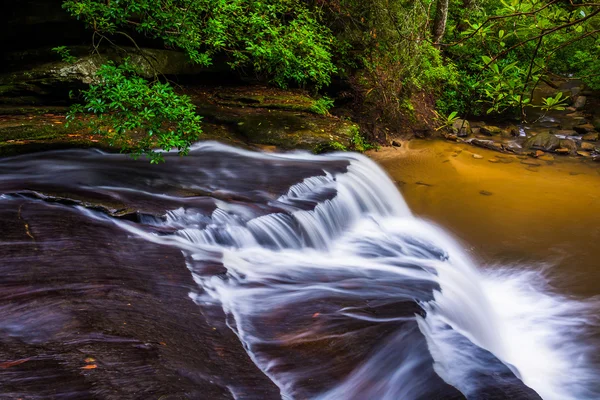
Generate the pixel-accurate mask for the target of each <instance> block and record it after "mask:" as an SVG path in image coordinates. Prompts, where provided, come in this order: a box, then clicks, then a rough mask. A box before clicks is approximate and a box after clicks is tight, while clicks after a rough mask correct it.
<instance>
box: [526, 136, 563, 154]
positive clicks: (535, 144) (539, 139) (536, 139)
mask: <svg viewBox="0 0 600 400" xmlns="http://www.w3.org/2000/svg"><path fill="white" fill-rule="evenodd" d="M559 146H560V139H559V138H557V137H556V136H554V135H553V134H551V133H539V134H537V135H535V136H533V137H530V138H529V139H527V140H526V141H525V143H524V144H523V147H524V148H526V149H535V150H543V151H553V150H555V149H557V148H558V147H559Z"/></svg>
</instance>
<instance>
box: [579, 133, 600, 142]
mask: <svg viewBox="0 0 600 400" xmlns="http://www.w3.org/2000/svg"><path fill="white" fill-rule="evenodd" d="M598 136H599V135H598V132H590V133H586V134H585V135H583V136H582V137H581V138H582V139H583V140H589V141H592V142H595V141H597V140H598Z"/></svg>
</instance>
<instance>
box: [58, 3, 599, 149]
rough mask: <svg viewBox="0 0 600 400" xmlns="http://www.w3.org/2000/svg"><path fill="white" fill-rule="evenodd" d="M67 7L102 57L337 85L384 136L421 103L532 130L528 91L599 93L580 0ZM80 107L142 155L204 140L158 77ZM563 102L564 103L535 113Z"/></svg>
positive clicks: (115, 73) (118, 72)
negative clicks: (579, 85)
mask: <svg viewBox="0 0 600 400" xmlns="http://www.w3.org/2000/svg"><path fill="white" fill-rule="evenodd" d="M64 7H65V9H66V10H68V12H69V13H70V14H71V15H72V16H74V17H76V18H78V19H79V20H81V21H83V22H84V23H85V24H86V25H87V26H88V27H89V28H90V29H91V31H92V32H93V44H94V48H95V49H97V48H98V46H99V45H100V44H101V43H105V44H106V43H109V44H112V45H116V44H115V43H117V42H118V41H119V40H121V41H128V42H131V44H133V45H134V46H135V47H137V43H136V38H141V37H147V38H149V39H152V40H160V41H161V42H162V43H163V44H164V46H165V47H167V48H176V49H180V50H182V51H184V52H186V53H187V55H188V56H189V59H190V60H191V61H193V62H195V63H198V64H201V65H210V64H211V63H212V62H214V59H215V57H223V58H225V59H226V60H227V62H228V64H229V66H230V67H231V68H233V69H237V70H239V71H241V72H245V73H248V74H250V73H252V74H254V75H255V76H256V77H257V78H258V79H261V80H266V81H269V82H271V83H272V84H274V85H278V86H281V87H286V86H289V85H294V86H302V87H306V88H308V89H310V90H312V91H314V92H316V91H319V90H323V89H325V88H326V87H327V86H328V85H329V84H330V83H331V81H332V78H333V77H336V78H339V79H342V80H344V81H346V82H348V83H349V84H350V86H351V87H352V90H353V96H354V98H355V102H357V103H358V105H359V108H360V109H361V110H362V111H361V116H362V118H365V120H366V121H367V122H368V121H371V122H376V123H378V124H383V125H387V126H394V125H395V124H398V123H399V122H400V121H402V120H403V119H405V118H406V116H407V115H410V113H411V112H412V109H413V105H412V104H411V98H412V96H413V95H414V94H415V93H423V92H424V93H428V94H429V95H430V96H432V98H434V99H435V100H436V105H437V111H438V113H439V114H440V115H441V116H442V117H441V118H442V119H444V120H447V118H448V116H450V115H451V116H452V117H453V116H456V115H460V116H465V115H485V114H505V115H509V116H514V117H517V118H521V119H526V118H527V112H526V111H527V107H532V106H534V105H533V104H532V95H533V90H534V89H535V88H536V87H537V86H538V85H539V84H540V83H541V82H543V81H550V80H551V79H552V77H553V76H555V75H560V76H567V75H568V76H570V77H577V78H580V79H582V81H583V82H584V83H585V84H586V85H588V86H589V87H590V88H593V89H600V73H598V71H600V61H599V55H600V36H599V34H600V17H598V14H599V13H600V3H594V2H589V1H585V0H572V1H559V0H550V1H549V0H503V1H496V0H422V1H417V2H415V1H409V0H372V1H362V0H310V1H302V0H261V1H253V0H162V1H158V2H156V1H149V0H119V1H115V0H113V1H109V0H67V1H65V2H64ZM59 51H60V52H61V55H62V56H63V58H65V59H66V60H69V58H70V57H71V56H70V55H69V54H68V52H67V51H66V50H65V49H59ZM70 61H73V60H70ZM84 98H85V102H86V104H85V105H83V106H79V107H78V108H76V109H75V111H76V112H91V113H93V114H96V115H97V116H99V117H100V118H99V119H98V120H97V122H96V123H97V127H98V126H99V131H101V132H106V133H107V134H112V135H113V136H115V137H119V138H122V137H124V136H127V135H130V134H131V133H132V132H138V134H139V132H145V134H146V135H147V137H146V138H145V139H144V140H140V141H139V146H138V147H137V149H138V151H137V152H138V153H140V154H141V153H147V154H152V153H151V151H150V149H151V147H152V146H153V145H155V144H158V145H159V146H161V147H163V148H166V149H169V148H172V147H176V148H178V149H180V150H181V151H182V152H185V151H186V149H187V147H188V145H189V143H190V141H191V140H193V139H194V138H195V137H196V135H197V134H198V133H199V132H200V126H199V122H200V120H199V118H195V117H193V107H192V106H191V105H190V103H189V101H188V100H187V99H186V98H185V97H180V96H178V95H177V94H175V92H174V91H173V89H172V88H171V87H170V84H169V82H168V81H166V80H165V79H164V78H162V77H161V75H160V71H156V73H155V79H154V81H146V80H143V79H142V78H139V77H138V76H136V74H135V71H134V69H133V67H131V66H130V65H125V66H121V67H118V66H110V65H109V66H106V67H105V68H102V69H101V70H100V72H99V80H98V83H97V84H95V85H92V86H91V88H90V89H89V90H87V91H86V92H85V93H84ZM567 101H568V99H565V98H564V97H561V95H559V94H557V95H556V96H553V97H550V98H546V99H544V102H543V104H540V105H536V106H539V107H545V108H546V109H551V108H560V107H564V105H565V102H567ZM322 111H324V112H326V110H322ZM452 117H450V118H452ZM119 121H122V122H119ZM173 122H176V123H175V124H173ZM98 124H99V125H98ZM103 127H104V128H103ZM108 127H110V128H111V129H112V131H109V130H108ZM154 138H158V141H155V140H154ZM152 160H154V161H157V160H158V159H157V158H156V157H153V158H152Z"/></svg>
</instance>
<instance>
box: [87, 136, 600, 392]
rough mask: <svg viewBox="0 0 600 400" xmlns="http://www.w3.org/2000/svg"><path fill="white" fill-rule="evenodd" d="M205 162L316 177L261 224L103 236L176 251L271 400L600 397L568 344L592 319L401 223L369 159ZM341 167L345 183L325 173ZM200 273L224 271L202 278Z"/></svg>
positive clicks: (181, 226)
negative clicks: (275, 389)
mask: <svg viewBox="0 0 600 400" xmlns="http://www.w3.org/2000/svg"><path fill="white" fill-rule="evenodd" d="M207 151H212V152H215V151H218V152H221V153H222V154H223V157H227V155H228V154H230V155H235V156H236V157H238V158H239V159H241V160H242V161H241V162H242V163H243V160H244V159H254V160H265V162H266V161H268V162H270V163H271V168H279V167H282V166H285V165H286V164H287V163H289V164H294V163H303V162H312V161H314V160H318V161H319V162H320V163H322V165H323V168H322V170H321V173H320V174H316V175H314V176H308V177H304V178H303V179H302V180H300V181H298V182H296V183H294V184H292V185H291V186H290V187H289V188H288V189H287V191H285V192H283V193H280V194H278V195H277V196H272V197H271V198H269V199H268V200H267V201H265V203H264V204H262V205H261V207H263V208H261V212H260V213H257V212H256V207H257V206H256V205H253V204H241V203H240V202H231V201H224V200H215V202H214V203H215V208H214V210H213V211H212V212H211V213H208V214H207V213H206V212H205V211H202V210H195V209H193V208H186V207H181V208H179V209H173V210H172V211H169V212H168V213H167V214H166V217H165V219H164V221H159V222H155V223H156V224H160V225H161V226H163V227H168V228H170V229H173V230H174V231H175V233H174V234H173V235H157V234H155V233H151V232H148V231H147V230H145V229H144V228H143V227H140V226H138V225H136V224H135V223H131V222H127V221H114V223H116V224H118V225H119V226H121V227H122V228H123V229H125V230H127V231H128V232H130V233H132V234H135V235H139V236H142V237H144V238H146V239H147V240H151V241H153V242H157V243H162V244H168V245H172V246H177V247H179V248H181V250H182V251H183V253H184V254H185V256H186V260H187V264H188V268H189V269H190V271H191V272H192V274H193V275H194V279H195V281H196V283H197V284H198V290H194V291H193V292H192V293H190V296H191V297H192V298H193V300H194V301H195V302H197V303H198V304H199V305H201V306H218V307H222V309H223V310H224V312H225V314H226V316H227V323H228V325H229V327H230V328H231V329H232V330H233V331H234V332H235V333H236V334H237V335H238V337H239V339H240V340H241V341H242V343H243V344H244V347H245V349H246V351H247V352H248V354H249V356H250V357H251V359H252V360H253V361H254V362H255V363H256V365H257V366H258V367H259V368H260V369H261V370H262V371H263V372H264V373H265V374H266V375H267V376H269V377H270V378H271V379H272V380H273V381H274V382H275V383H276V384H277V385H278V386H279V388H280V390H281V394H282V397H283V398H317V399H382V400H385V399H390V400H396V399H427V398H436V397H435V396H440V393H441V394H442V396H449V395H448V393H452V394H453V395H454V394H458V395H462V396H465V397H467V398H470V397H472V398H487V397H482V394H485V393H488V392H489V391H490V390H493V388H499V389H498V390H499V391H506V390H508V391H510V390H512V389H510V388H511V387H513V388H514V387H515V385H516V384H515V382H518V383H520V382H522V383H524V384H525V385H526V386H523V387H522V388H520V389H518V390H517V392H518V393H517V392H515V393H517V394H515V395H514V396H513V397H512V398H536V395H535V393H534V392H533V391H530V390H529V389H528V388H527V387H529V388H532V389H533V390H535V392H537V393H538V394H539V395H540V396H541V397H542V398H544V399H551V400H552V399H557V400H558V399H561V400H563V399H591V398H600V391H599V388H598V385H597V382H596V378H595V377H597V371H595V370H594V369H593V366H592V364H593V360H592V359H591V357H593V349H590V348H589V347H586V346H585V345H577V344H576V343H573V340H576V337H577V335H579V334H582V333H583V332H584V331H585V327H586V325H589V324H595V323H597V321H592V320H590V319H589V315H593V310H594V308H595V307H597V302H581V301H576V300H573V299H567V298H563V297H560V296H558V295H553V294H551V293H550V292H549V291H548V288H543V287H540V286H536V285H532V284H531V282H532V281H536V280H538V279H539V275H538V274H537V273H536V272H535V271H533V270H531V269H525V268H521V269H519V268H512V269H507V268H497V269H495V270H494V271H495V272H489V271H481V270H480V269H479V268H478V267H477V266H476V263H475V262H474V260H472V259H471V258H470V257H469V256H468V255H467V253H466V252H465V251H464V250H463V248H462V246H461V245H460V244H459V243H458V242H457V241H455V240H454V239H453V238H451V237H450V236H449V235H448V234H446V233H445V232H444V231H443V230H442V229H441V228H439V227H437V226H436V225H435V224H433V223H431V222H428V221H426V220H423V219H420V218H417V217H415V216H414V215H412V213H411V212H410V210H409V208H408V206H407V205H406V202H405V201H404V199H403V198H402V196H401V194H400V193H399V191H398V190H397V188H396V187H395V185H394V183H393V182H392V181H391V180H390V178H389V177H388V176H387V175H386V174H385V172H384V171H382V170H381V168H379V167H378V166H377V165H376V164H375V163H374V162H373V161H371V160H369V159H368V158H367V157H364V156H361V155H356V154H347V153H339V154H332V155H327V156H313V155H308V154H306V153H292V154H287V155H273V154H264V155H263V154H259V153H252V152H247V151H242V150H237V149H232V148H229V147H225V146H222V145H216V144H203V145H199V146H196V147H195V148H193V150H192V153H191V155H190V157H202V155H203V153H204V152H207ZM340 162H344V163H345V165H346V167H345V169H344V170H339V168H331V169H330V168H328V163H331V164H332V165H333V164H334V163H340ZM336 165H337V164H336ZM282 168H283V167H282ZM290 168H293V166H292V167H290ZM203 173H204V174H205V175H206V174H208V172H203ZM213 175H214V174H213ZM217 175H218V174H217ZM232 175H233V176H234V177H233V178H232V179H238V178H237V177H236V176H235V173H233V174H232ZM264 210H267V211H264ZM85 212H88V213H90V215H92V214H93V213H92V212H90V211H85ZM94 215H96V216H95V218H101V217H99V216H98V214H94ZM102 218H103V217H102ZM207 263H211V264H214V263H218V264H220V265H222V266H223V267H224V270H223V271H224V272H222V273H218V274H214V273H208V272H207V270H208V269H207ZM573 335H575V336H573ZM490 388H492V389H490ZM507 388H508V389H507ZM454 389H457V390H458V391H457V392H453V391H452V390H454ZM444 393H446V394H444ZM503 393H504V392H503ZM506 393H508V392H506ZM519 395H520V396H521V397H519ZM526 396H527V397H526ZM437 398H450V397H437ZM456 398H460V397H456ZM489 398H492V397H489ZM496 398H502V397H496Z"/></svg>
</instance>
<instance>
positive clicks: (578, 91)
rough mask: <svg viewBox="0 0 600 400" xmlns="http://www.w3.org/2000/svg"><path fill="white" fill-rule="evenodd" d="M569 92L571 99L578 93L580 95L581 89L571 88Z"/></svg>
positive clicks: (577, 87)
mask: <svg viewBox="0 0 600 400" xmlns="http://www.w3.org/2000/svg"><path fill="white" fill-rule="evenodd" d="M570 90H571V96H573V97H575V96H577V95H579V93H581V87H579V86H575V87H572V88H571V89H570Z"/></svg>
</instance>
